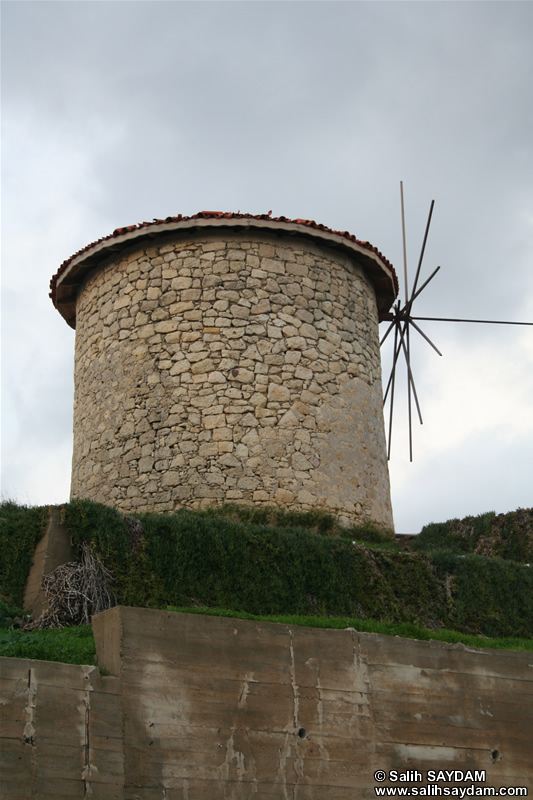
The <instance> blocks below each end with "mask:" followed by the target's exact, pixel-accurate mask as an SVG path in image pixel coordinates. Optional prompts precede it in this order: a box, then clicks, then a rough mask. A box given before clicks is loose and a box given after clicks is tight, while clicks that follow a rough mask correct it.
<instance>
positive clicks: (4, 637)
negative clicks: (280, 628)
mask: <svg viewBox="0 0 533 800" xmlns="http://www.w3.org/2000/svg"><path fill="white" fill-rule="evenodd" d="M166 610H167V611H172V612H181V613H186V614H201V615H207V616H218V617H230V618H233V619H248V620H254V621H257V622H274V623H279V624H282V625H293V626H300V627H306V628H322V629H333V630H344V629H346V628H354V629H355V630H356V631H357V632H359V633H378V634H381V635H385V636H400V637H402V638H406V639H418V640H421V641H432V640H433V641H439V642H448V643H451V644H463V645H465V646H466V647H475V648H482V649H494V650H519V651H529V652H533V640H531V639H519V638H503V639H493V638H486V637H482V636H472V635H468V634H465V633H459V632H457V631H449V630H440V631H431V630H428V629H427V628H423V627H421V626H418V625H412V624H411V623H400V624H395V623H392V622H377V621H375V620H369V619H359V618H353V617H310V616H299V615H293V614H286V615H285V614H281V615H258V614H246V613H244V612H237V611H231V610H229V609H220V608H190V607H182V608H176V607H168V608H167V609H166ZM0 656H4V657H10V658H31V659H39V660H41V661H58V662H61V663H63V664H91V665H92V664H94V663H95V658H96V648H95V644H94V637H93V632H92V628H91V626H90V625H83V626H80V627H78V628H60V629H58V630H44V631H29V632H24V631H22V630H20V629H17V628H13V627H12V626H9V627H6V626H5V625H4V626H1V627H0Z"/></svg>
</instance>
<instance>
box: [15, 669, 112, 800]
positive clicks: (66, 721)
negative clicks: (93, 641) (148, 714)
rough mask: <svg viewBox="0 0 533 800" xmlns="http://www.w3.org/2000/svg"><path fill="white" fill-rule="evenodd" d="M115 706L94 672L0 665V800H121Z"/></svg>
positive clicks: (108, 680) (108, 681) (108, 683)
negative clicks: (0, 799)
mask: <svg viewBox="0 0 533 800" xmlns="http://www.w3.org/2000/svg"><path fill="white" fill-rule="evenodd" d="M120 704H121V694H120V690H119V681H118V679H117V678H114V677H101V676H100V671H99V670H98V668H96V667H94V666H92V667H89V666H75V665H72V664H56V663H52V662H48V661H32V660H29V659H20V658H2V659H0V797H2V800H28V799H29V798H32V799H33V798H35V800H62V799H63V798H64V799H65V800H77V798H80V799H81V798H87V797H91V798H94V800H97V799H98V800H121V798H122V797H123V796H124V791H123V787H124V768H123V745H122V713H121V709H120Z"/></svg>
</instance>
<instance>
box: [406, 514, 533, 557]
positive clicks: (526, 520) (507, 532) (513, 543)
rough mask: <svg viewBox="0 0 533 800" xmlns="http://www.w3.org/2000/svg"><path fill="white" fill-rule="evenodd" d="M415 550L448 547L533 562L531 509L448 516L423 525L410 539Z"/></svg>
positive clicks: (457, 550)
mask: <svg viewBox="0 0 533 800" xmlns="http://www.w3.org/2000/svg"><path fill="white" fill-rule="evenodd" d="M413 548H414V549H415V550H418V551H425V552H427V551H431V550H437V549H438V550H442V549H444V550H451V551H453V552H454V553H463V554H466V553H476V554H477V555H481V556H487V557H489V558H494V557H498V558H503V559H507V560H510V561H517V562H521V563H528V564H532V563H533V508H529V509H527V508H526V509H524V508H519V509H517V510H516V511H511V512H510V513H509V514H495V513H494V512H493V511H490V512H488V513H487V514H480V515H479V516H477V517H465V518H464V519H451V520H448V522H438V523H435V522H432V523H431V524H430V525H425V526H424V527H423V528H422V531H421V532H420V535H419V536H417V537H416V539H414V540H413Z"/></svg>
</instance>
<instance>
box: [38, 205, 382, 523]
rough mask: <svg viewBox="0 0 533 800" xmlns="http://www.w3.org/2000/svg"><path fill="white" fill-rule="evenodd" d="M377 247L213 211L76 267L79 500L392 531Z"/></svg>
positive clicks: (144, 230)
mask: <svg viewBox="0 0 533 800" xmlns="http://www.w3.org/2000/svg"><path fill="white" fill-rule="evenodd" d="M396 293H397V278H396V275H395V273H394V269H393V268H392V266H391V264H390V263H389V262H388V261H387V260H386V259H385V258H384V257H383V256H382V255H381V254H380V253H379V252H378V251H377V250H376V249H375V248H374V247H372V245H370V244H369V243H368V242H360V241H358V240H357V239H356V238H355V237H354V236H352V235H351V234H349V233H347V232H337V231H332V230H330V229H329V228H326V227H325V226H323V225H319V224H317V223H315V222H310V221H308V220H300V219H298V220H289V219H286V218H284V217H280V218H271V216H270V215H258V216H252V215H248V214H231V213H229V214H225V213H220V212H201V213H199V214H196V215H195V216H194V217H182V216H181V215H180V216H178V217H169V218H167V219H165V220H154V222H153V223H142V224H140V225H133V226H130V227H127V228H119V229H117V230H115V231H114V232H113V233H112V234H111V235H110V236H107V237H105V238H104V239H100V240H98V241H97V242H94V243H92V244H90V245H88V246H87V247H85V248H84V249H83V250H81V251H80V252H78V253H76V254H75V255H74V256H72V257H71V258H69V259H68V260H67V261H65V262H64V263H63V264H62V266H61V267H60V269H59V271H58V273H57V274H56V275H55V276H54V277H53V278H52V281H51V297H52V299H53V302H54V305H55V306H56V308H57V309H58V311H59V312H60V313H61V314H62V315H63V317H64V318H65V320H66V321H67V322H68V324H69V325H71V326H72V327H75V328H76V356H75V400H74V453H73V464H72V487H71V493H72V496H73V497H84V498H90V499H93V500H96V501H99V502H102V503H106V504H108V505H114V506H116V507H117V508H118V509H120V510H121V511H123V512H135V511H137V512H141V511H148V510H154V511H169V510H174V509H176V508H178V507H181V506H189V507H203V506H205V505H208V504H213V503H216V504H218V503H223V502H245V503H249V504H266V505H276V504H278V505H284V506H290V507H291V508H293V509H295V510H308V509H312V508H317V507H320V508H324V509H326V510H328V511H331V512H332V513H334V514H336V515H338V516H339V517H341V519H342V520H343V521H344V522H345V523H349V522H361V521H362V520H364V519H365V518H369V519H371V520H373V521H375V522H378V523H381V524H383V525H386V526H388V527H392V525H393V520H392V510H391V503H390V487H389V475H388V467H387V459H386V449H385V435H384V424H383V413H382V388H381V368H380V356H379V337H378V319H379V314H380V313H382V312H386V311H387V310H388V309H389V308H390V306H391V304H392V302H393V300H394V298H395V296H396Z"/></svg>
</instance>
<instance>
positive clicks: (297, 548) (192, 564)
mask: <svg viewBox="0 0 533 800" xmlns="http://www.w3.org/2000/svg"><path fill="white" fill-rule="evenodd" d="M63 515H64V518H65V521H66V522H67V524H68V525H69V528H70V531H71V535H72V537H73V541H74V542H80V543H81V542H82V541H92V542H93V543H94V546H95V547H96V548H97V550H98V552H99V553H100V554H101V556H102V557H103V559H104V561H105V562H106V564H107V566H108V567H110V568H111V569H112V571H113V573H114V575H115V586H114V589H115V592H116V593H117V596H118V600H119V602H120V603H122V604H124V605H132V606H148V607H154V608H162V607H165V606H167V605H173V606H191V605H192V606H197V607H208V608H217V607H218V608H226V609H231V610H234V611H236V612H245V613H250V614H262V615H272V614H299V615H310V614H311V615H321V616H325V617H328V616H329V617H333V616H339V617H359V618H367V619H374V620H379V621H388V622H394V623H410V624H415V625H423V626H426V627H429V628H431V629H435V630H437V629H440V628H443V627H445V628H451V629H455V630H459V631H464V632H467V633H478V634H479V633H480V634H482V635H485V636H521V637H526V638H527V637H532V636H533V606H532V602H533V600H532V598H533V592H532V589H533V585H532V578H533V576H532V573H531V570H530V569H529V568H528V567H526V566H524V565H520V564H515V563H512V562H510V561H507V562H503V561H502V560H501V559H486V558H482V557H479V556H471V555H468V556H466V557H461V556H458V555H457V554H454V553H452V552H449V551H448V552H446V551H437V552H434V553H423V552H418V553H416V552H415V553H410V552H405V551H400V550H397V549H395V548H394V546H392V545H391V546H388V547H389V549H378V548H377V547H374V546H366V545H362V544H360V543H357V544H354V543H353V540H351V539H347V538H346V537H345V536H344V537H336V536H333V535H331V528H329V527H328V528H326V530H325V534H323V535H321V534H320V533H319V532H318V531H319V528H318V527H317V526H315V528H314V530H315V532H311V531H310V530H309V529H304V528H301V527H293V528H290V527H284V528H282V527H273V526H267V525H263V524H261V523H260V520H258V519H255V520H254V521H253V522H250V521H249V522H241V521H238V520H236V519H235V518H234V517H233V518H230V517H231V515H228V514H215V513H212V512H195V511H190V510H182V511H179V512H178V513H176V514H141V515H138V520H139V521H140V523H141V525H142V534H139V532H137V533H135V531H133V533H132V530H131V528H132V526H131V520H130V524H128V522H127V519H126V520H125V519H124V518H123V517H122V516H121V515H120V514H119V513H118V512H117V511H115V510H113V509H110V508H107V507H105V506H101V505H98V504H96V503H92V502H90V501H85V500H83V501H81V500H76V501H73V502H72V503H70V504H68V505H67V506H65V507H64V510H63ZM285 521H286V520H285ZM292 521H293V522H294V523H295V524H296V523H297V522H298V521H299V520H298V519H297V518H296V519H294V520H292ZM133 527H134V526H133ZM352 534H353V531H352Z"/></svg>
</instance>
